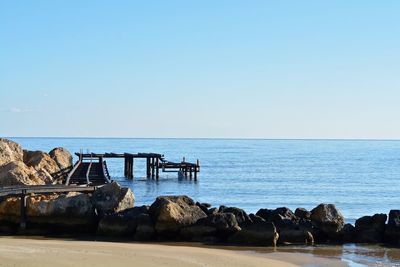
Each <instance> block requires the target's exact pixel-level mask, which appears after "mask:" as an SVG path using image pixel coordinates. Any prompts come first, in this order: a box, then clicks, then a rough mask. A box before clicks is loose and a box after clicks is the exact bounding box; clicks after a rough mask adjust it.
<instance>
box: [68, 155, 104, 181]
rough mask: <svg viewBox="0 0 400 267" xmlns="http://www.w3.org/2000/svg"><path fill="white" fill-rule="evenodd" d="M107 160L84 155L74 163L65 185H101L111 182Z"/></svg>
mask: <svg viewBox="0 0 400 267" xmlns="http://www.w3.org/2000/svg"><path fill="white" fill-rule="evenodd" d="M110 182H111V178H110V175H109V173H108V169H107V164H106V161H104V160H103V158H102V157H93V156H91V157H83V156H81V155H80V156H79V160H78V161H77V162H76V163H75V164H74V166H73V168H72V170H71V171H70V172H69V174H68V176H67V179H66V181H65V185H71V184H73V185H101V184H106V183H110Z"/></svg>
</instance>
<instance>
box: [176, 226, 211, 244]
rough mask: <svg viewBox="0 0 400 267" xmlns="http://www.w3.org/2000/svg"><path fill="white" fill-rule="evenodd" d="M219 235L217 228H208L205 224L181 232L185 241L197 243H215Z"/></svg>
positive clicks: (186, 228) (189, 227)
mask: <svg viewBox="0 0 400 267" xmlns="http://www.w3.org/2000/svg"><path fill="white" fill-rule="evenodd" d="M216 233H217V228H216V227H213V226H208V225H206V224H205V223H197V224H195V225H191V226H188V227H185V228H183V229H182V230H181V232H180V235H181V238H182V239H183V240H187V241H195V242H208V241H210V240H211V241H215V240H214V238H216V237H215V235H216Z"/></svg>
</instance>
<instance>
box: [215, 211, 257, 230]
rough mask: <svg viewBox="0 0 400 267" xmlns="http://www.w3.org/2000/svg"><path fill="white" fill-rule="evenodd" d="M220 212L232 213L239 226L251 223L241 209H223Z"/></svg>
mask: <svg viewBox="0 0 400 267" xmlns="http://www.w3.org/2000/svg"><path fill="white" fill-rule="evenodd" d="M220 212H221V209H220ZM222 212H224V213H233V214H234V215H235V217H236V221H237V222H238V224H239V226H240V225H242V224H244V223H249V222H251V220H250V217H249V215H247V213H246V212H245V211H244V210H242V209H239V208H235V207H225V208H224V209H223V211H222Z"/></svg>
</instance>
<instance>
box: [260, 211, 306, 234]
mask: <svg viewBox="0 0 400 267" xmlns="http://www.w3.org/2000/svg"><path fill="white" fill-rule="evenodd" d="M256 215H258V216H260V217H262V218H263V219H264V220H266V221H267V222H273V223H274V224H275V226H276V228H278V229H280V228H283V227H292V226H294V225H296V224H297V223H298V220H299V219H298V218H297V217H296V215H295V214H294V213H293V212H292V211H291V210H290V209H289V208H286V207H282V208H277V209H275V210H270V209H260V210H259V211H258V212H257V213H256Z"/></svg>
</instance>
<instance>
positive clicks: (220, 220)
mask: <svg viewBox="0 0 400 267" xmlns="http://www.w3.org/2000/svg"><path fill="white" fill-rule="evenodd" d="M204 223H205V225H207V226H212V227H215V228H216V229H217V231H218V232H219V233H222V234H230V233H234V232H237V231H240V229H241V228H240V227H239V224H238V222H237V220H236V216H235V215H234V214H233V213H228V212H226V213H216V214H212V215H210V216H208V217H207V218H206V219H205V221H204Z"/></svg>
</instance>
